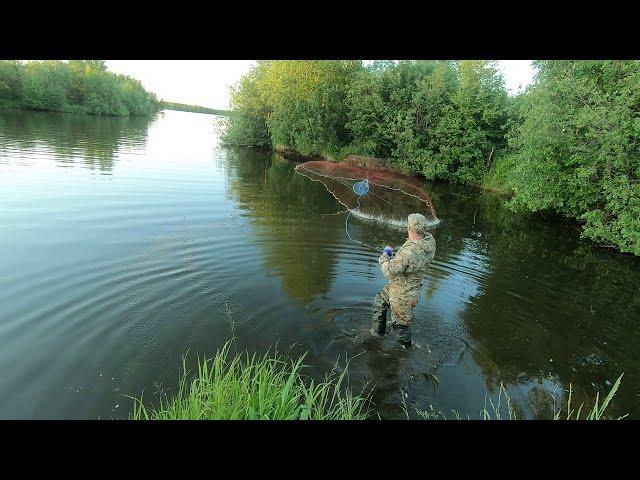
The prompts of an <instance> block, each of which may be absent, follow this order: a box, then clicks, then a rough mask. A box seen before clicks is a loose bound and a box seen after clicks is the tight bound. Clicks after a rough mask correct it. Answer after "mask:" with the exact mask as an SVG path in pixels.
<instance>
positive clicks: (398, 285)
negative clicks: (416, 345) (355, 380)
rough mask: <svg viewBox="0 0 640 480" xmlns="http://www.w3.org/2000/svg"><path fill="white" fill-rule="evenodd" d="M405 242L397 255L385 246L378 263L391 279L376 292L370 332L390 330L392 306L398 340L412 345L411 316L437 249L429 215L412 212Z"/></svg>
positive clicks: (393, 323) (375, 333) (405, 344)
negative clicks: (430, 227) (429, 225)
mask: <svg viewBox="0 0 640 480" xmlns="http://www.w3.org/2000/svg"><path fill="white" fill-rule="evenodd" d="M407 236H408V237H409V238H408V239H407V241H406V242H404V244H403V245H402V247H400V249H399V250H398V252H397V253H396V255H395V256H393V250H392V249H391V247H385V249H384V253H383V254H382V255H380V258H379V259H378V263H379V264H380V268H381V269H382V273H383V274H384V276H385V277H386V278H387V280H389V282H388V283H387V285H386V286H385V287H384V288H383V289H382V290H381V291H380V293H378V294H377V295H376V298H375V301H374V303H373V325H372V327H371V334H372V335H377V336H383V335H385V334H386V333H387V311H388V310H389V308H391V319H392V322H391V326H392V328H393V330H394V332H395V334H396V339H397V341H398V343H399V344H400V345H401V346H402V347H404V348H408V347H410V346H411V320H412V317H413V309H414V307H415V306H416V304H417V303H418V300H419V299H420V292H421V290H422V280H423V278H424V274H425V271H426V270H427V268H428V267H429V264H430V263H431V261H432V260H433V257H434V255H435V253H436V241H435V239H434V238H433V235H431V233H429V232H428V231H427V219H426V217H425V216H424V215H421V214H419V213H412V214H411V215H409V225H408V226H407Z"/></svg>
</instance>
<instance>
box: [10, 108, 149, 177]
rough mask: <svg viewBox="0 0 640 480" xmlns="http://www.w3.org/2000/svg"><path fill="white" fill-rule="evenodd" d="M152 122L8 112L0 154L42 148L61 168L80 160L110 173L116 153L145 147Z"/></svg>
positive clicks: (22, 111) (69, 114)
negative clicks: (49, 153) (46, 150)
mask: <svg viewBox="0 0 640 480" xmlns="http://www.w3.org/2000/svg"><path fill="white" fill-rule="evenodd" d="M154 118H155V117H140V116H135V117H102V116H94V115H84V114H72V113H53V112H31V111H24V110H7V111H3V112H2V113H1V115H0V131H1V132H2V135H0V152H2V151H4V152H7V151H9V150H16V149H18V150H20V151H33V150H35V149H37V148H39V147H45V148H46V149H48V150H49V151H50V152H51V153H53V155H54V156H55V160H56V162H58V163H59V164H60V165H61V166H66V165H73V164H74V163H76V162H77V161H78V160H80V161H82V163H83V164H84V165H86V166H88V167H90V168H92V169H93V168H98V169H99V170H100V171H110V170H111V169H112V168H113V161H114V156H115V154H116V153H117V152H118V151H119V150H121V149H123V148H125V149H126V148H129V149H138V148H142V147H144V146H145V144H146V141H147V130H148V127H149V124H150V123H151V122H152V121H153V120H154Z"/></svg>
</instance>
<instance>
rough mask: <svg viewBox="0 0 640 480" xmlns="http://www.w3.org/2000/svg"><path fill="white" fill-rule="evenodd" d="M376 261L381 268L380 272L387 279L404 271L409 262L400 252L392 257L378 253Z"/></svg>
mask: <svg viewBox="0 0 640 480" xmlns="http://www.w3.org/2000/svg"><path fill="white" fill-rule="evenodd" d="M378 263H379V264H380V268H381V269H382V274H383V275H384V276H385V277H386V278H387V280H391V279H392V278H393V277H395V276H397V275H401V274H403V273H405V272H406V271H407V268H409V262H408V261H407V259H406V258H405V256H404V255H403V254H402V253H401V252H399V253H398V254H397V255H396V256H395V257H393V258H389V257H387V256H386V255H380V258H378Z"/></svg>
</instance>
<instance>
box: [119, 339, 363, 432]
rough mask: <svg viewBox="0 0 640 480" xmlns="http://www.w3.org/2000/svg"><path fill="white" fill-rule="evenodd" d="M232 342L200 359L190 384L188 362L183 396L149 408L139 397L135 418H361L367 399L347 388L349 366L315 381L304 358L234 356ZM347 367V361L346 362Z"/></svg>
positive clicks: (269, 353)
mask: <svg viewBox="0 0 640 480" xmlns="http://www.w3.org/2000/svg"><path fill="white" fill-rule="evenodd" d="M231 344H232V340H231V341H229V342H227V343H226V344H225V345H224V347H223V348H222V350H220V351H218V352H217V353H216V355H215V357H214V358H212V359H205V360H199V361H198V371H197V373H196V375H195V376H194V377H193V378H192V379H191V380H189V378H190V375H189V372H188V371H187V368H186V364H185V361H184V359H183V374H182V376H181V379H180V384H179V388H178V393H177V395H175V396H174V397H173V398H170V399H167V398H166V397H165V398H163V399H161V401H160V405H159V406H158V407H157V408H155V409H151V408H147V407H145V405H144V404H143V402H142V398H140V399H137V398H134V399H133V400H134V409H133V413H132V418H133V419H134V420H178V419H179V420H362V419H365V418H366V417H367V414H368V411H367V410H366V409H365V407H366V404H367V403H368V401H369V398H368V396H366V395H363V394H360V395H356V394H354V393H353V392H352V391H351V389H349V388H348V387H346V386H344V383H345V378H346V372H347V369H346V368H345V369H344V371H343V372H342V373H341V374H338V373H337V372H336V368H335V367H334V369H333V370H332V371H331V372H330V373H329V374H328V375H326V376H325V379H324V381H323V382H319V383H316V382H315V381H314V380H312V379H308V378H305V377H304V376H303V375H302V370H303V369H304V368H305V367H306V365H304V364H303V361H304V357H305V355H302V356H301V357H299V358H298V359H297V360H287V359H285V358H283V357H281V356H280V355H279V354H278V352H277V351H273V353H272V352H271V351H269V352H267V353H266V354H265V355H263V356H261V357H259V356H257V355H255V354H254V355H252V356H250V355H249V354H248V353H246V352H245V353H244V354H241V355H237V356H235V357H234V358H233V359H230V358H229V353H230V352H229V350H230V347H231ZM347 365H348V362H347Z"/></svg>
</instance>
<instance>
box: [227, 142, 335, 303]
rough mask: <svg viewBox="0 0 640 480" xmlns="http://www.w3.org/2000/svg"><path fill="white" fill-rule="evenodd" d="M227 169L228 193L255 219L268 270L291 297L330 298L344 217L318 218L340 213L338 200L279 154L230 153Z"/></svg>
mask: <svg viewBox="0 0 640 480" xmlns="http://www.w3.org/2000/svg"><path fill="white" fill-rule="evenodd" d="M228 165H229V167H230V169H231V172H230V173H231V174H230V180H229V184H230V189H229V191H230V194H231V196H232V198H234V199H235V200H236V201H237V202H238V206H239V207H240V208H242V209H244V210H245V211H247V212H248V215H249V217H250V218H251V220H252V222H251V223H252V225H253V227H254V231H255V234H254V235H255V239H256V243H257V244H258V245H260V248H262V250H263V252H264V255H263V261H264V266H265V271H266V272H267V273H268V274H275V275H278V276H280V277H281V278H282V284H283V287H284V290H285V291H286V292H287V294H288V295H290V296H291V298H294V299H297V300H302V301H305V302H308V301H310V300H311V299H312V298H313V297H314V296H315V295H319V294H324V293H327V292H328V291H329V288H330V286H331V281H332V278H333V270H334V267H335V264H336V262H337V258H336V250H335V248H332V246H334V245H335V244H336V243H337V242H338V240H339V239H340V238H341V235H342V229H341V226H342V224H341V217H331V216H327V217H325V218H326V219H327V221H326V222H318V216H320V215H321V214H324V213H331V212H335V211H337V209H338V207H337V205H336V202H335V200H334V199H333V198H332V197H331V196H330V195H327V192H326V190H325V189H324V187H323V186H322V184H320V183H315V182H311V181H309V180H308V179H307V178H305V177H303V176H301V175H298V174H296V173H295V172H294V171H293V168H292V163H291V162H289V161H288V160H285V159H284V158H282V157H280V156H279V155H277V154H272V153H270V152H264V151H256V150H250V149H229V150H228Z"/></svg>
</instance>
